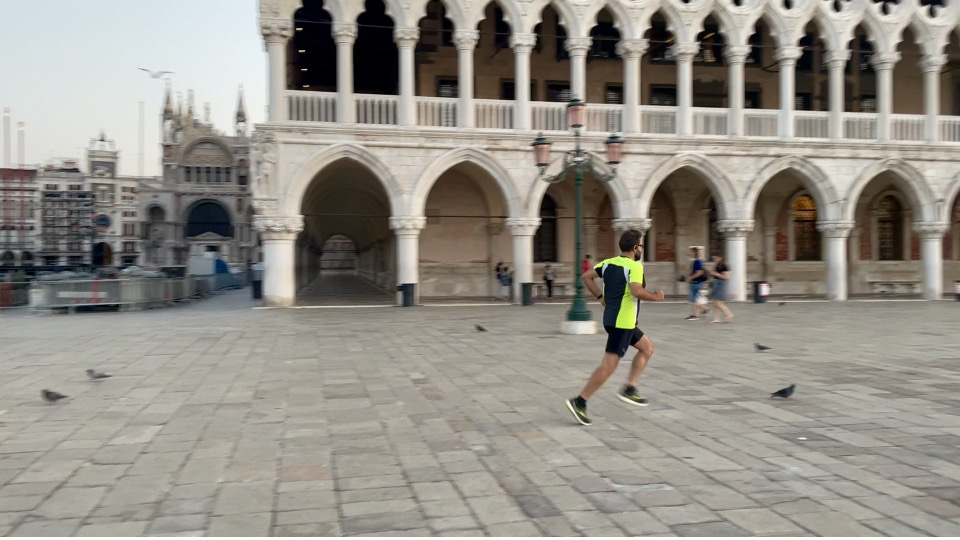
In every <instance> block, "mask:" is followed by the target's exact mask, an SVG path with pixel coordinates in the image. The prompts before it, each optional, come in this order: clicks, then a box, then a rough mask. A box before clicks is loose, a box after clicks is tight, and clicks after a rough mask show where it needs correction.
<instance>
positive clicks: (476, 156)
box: [407, 147, 522, 217]
mask: <svg viewBox="0 0 960 540" xmlns="http://www.w3.org/2000/svg"><path fill="white" fill-rule="evenodd" d="M462 163H470V164H473V165H476V166H477V167H479V168H480V169H482V170H483V171H484V172H485V173H486V174H487V175H489V176H490V178H491V179H493V181H494V182H496V184H497V186H498V187H499V188H500V193H501V195H502V196H503V200H504V203H505V204H506V207H507V215H508V217H520V216H521V215H522V208H521V198H520V193H519V192H518V191H517V188H516V186H515V185H514V182H513V179H512V178H511V176H510V173H509V171H507V170H506V169H505V168H504V167H503V165H502V164H501V163H500V162H499V161H498V160H497V159H496V158H494V157H493V156H492V155H490V154H489V153H488V152H486V151H484V150H481V149H479V148H469V147H468V148H456V149H454V150H450V151H449V152H446V153H445V154H442V155H440V156H439V157H437V158H436V159H434V160H433V161H432V162H431V163H430V165H427V168H426V169H424V170H423V172H422V173H420V177H419V178H418V179H417V182H416V184H414V187H413V192H412V194H411V196H410V201H409V205H408V208H407V211H408V212H409V215H412V216H422V215H424V212H425V211H426V204H427V197H428V196H429V195H430V190H431V189H433V186H434V184H436V183H437V180H439V179H440V177H441V176H442V175H443V174H444V173H445V172H447V171H448V170H450V169H452V168H453V167H456V166H457V165H460V164H462Z"/></svg>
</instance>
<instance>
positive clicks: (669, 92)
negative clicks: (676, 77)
mask: <svg viewBox="0 0 960 540" xmlns="http://www.w3.org/2000/svg"><path fill="white" fill-rule="evenodd" d="M650 104H651V105H667V106H671V107H675V106H676V105H677V87H676V86H674V85H653V86H651V87H650Z"/></svg>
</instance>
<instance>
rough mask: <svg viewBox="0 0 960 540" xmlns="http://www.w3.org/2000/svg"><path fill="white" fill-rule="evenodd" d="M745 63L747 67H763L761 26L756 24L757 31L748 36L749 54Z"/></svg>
mask: <svg viewBox="0 0 960 540" xmlns="http://www.w3.org/2000/svg"><path fill="white" fill-rule="evenodd" d="M745 63H746V64H747V65H748V66H749V65H755V66H758V67H759V66H762V65H763V24H762V23H760V22H758V23H757V29H756V31H755V32H754V33H753V35H752V36H750V54H749V55H748V56H747V59H746V61H745Z"/></svg>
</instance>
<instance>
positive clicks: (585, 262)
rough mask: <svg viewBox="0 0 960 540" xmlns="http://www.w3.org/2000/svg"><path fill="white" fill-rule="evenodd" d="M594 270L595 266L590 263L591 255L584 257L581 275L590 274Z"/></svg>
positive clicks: (581, 264)
mask: <svg viewBox="0 0 960 540" xmlns="http://www.w3.org/2000/svg"><path fill="white" fill-rule="evenodd" d="M591 268H593V265H592V264H591V263H590V254H589V253H588V254H587V255H584V257H583V261H582V262H581V263H580V273H581V274H583V273H584V272H589V271H590V269H591Z"/></svg>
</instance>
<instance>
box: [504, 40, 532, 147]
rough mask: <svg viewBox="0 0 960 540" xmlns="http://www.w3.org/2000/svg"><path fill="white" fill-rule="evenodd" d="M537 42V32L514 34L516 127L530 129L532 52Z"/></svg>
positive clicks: (514, 110) (512, 45) (514, 114)
mask: <svg viewBox="0 0 960 540" xmlns="http://www.w3.org/2000/svg"><path fill="white" fill-rule="evenodd" d="M536 44H537V35H536V34H513V35H512V36H510V46H511V47H513V56H514V66H515V74H514V78H513V99H514V102H513V107H514V109H513V125H514V129H518V130H522V131H527V130H529V129H530V125H531V124H530V52H531V51H533V47H534V46H535V45H536Z"/></svg>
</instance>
